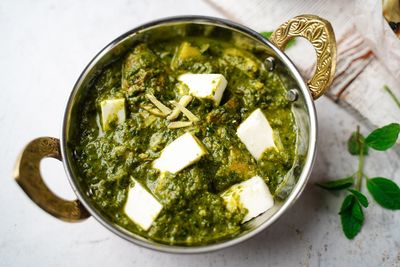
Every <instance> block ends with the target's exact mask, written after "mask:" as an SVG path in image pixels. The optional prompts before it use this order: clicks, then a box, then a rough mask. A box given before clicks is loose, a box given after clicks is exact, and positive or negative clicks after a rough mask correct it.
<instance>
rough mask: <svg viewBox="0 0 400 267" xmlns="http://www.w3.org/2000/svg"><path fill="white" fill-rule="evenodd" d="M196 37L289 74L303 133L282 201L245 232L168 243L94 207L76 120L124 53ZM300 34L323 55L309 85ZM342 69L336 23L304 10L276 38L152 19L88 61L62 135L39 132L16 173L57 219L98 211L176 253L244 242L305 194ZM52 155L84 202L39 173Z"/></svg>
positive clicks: (199, 20)
mask: <svg viewBox="0 0 400 267" xmlns="http://www.w3.org/2000/svg"><path fill="white" fill-rule="evenodd" d="M194 35H196V36H208V37H210V38H223V39H224V40H226V41H229V42H233V43H235V45H237V46H240V47H242V48H243V49H246V50H250V51H252V52H253V53H256V55H257V57H258V58H259V59H260V60H262V61H263V62H264V63H265V67H266V68H268V69H269V70H270V71H276V72H278V73H279V74H280V76H281V77H283V79H282V82H283V83H284V86H285V88H287V96H288V99H290V100H291V101H293V105H292V106H293V108H292V110H293V114H294V117H295V121H296V128H297V136H298V137H297V142H296V143H297V145H296V155H297V157H296V160H295V163H294V165H293V167H292V169H291V170H290V171H289V172H288V174H287V175H286V176H285V178H284V180H283V182H282V184H281V186H280V187H279V188H278V190H277V192H278V194H279V196H280V197H281V198H282V199H283V200H282V201H276V203H275V205H274V207H273V208H272V209H270V210H268V211H267V212H265V213H264V214H262V215H260V216H258V217H256V218H254V219H253V220H251V221H249V222H247V223H246V224H244V225H243V230H242V232H241V233H240V234H238V235H237V236H235V237H232V238H230V239H229V238H228V239H225V240H219V241H217V242H215V243H210V244H204V245H196V246H182V245H168V244H162V243H158V242H156V241H153V240H151V239H148V238H145V237H143V236H140V235H137V234H135V233H132V232H129V231H127V230H126V229H124V228H122V227H120V226H118V225H116V224H113V223H112V222H111V221H110V220H108V219H107V218H106V217H105V216H104V215H103V214H102V213H101V212H100V211H99V210H98V209H97V208H96V207H95V205H94V204H93V202H92V201H91V199H90V198H89V197H88V196H87V195H86V194H85V193H84V190H83V189H82V187H81V185H80V184H79V182H78V179H77V177H79V173H78V171H77V168H76V166H75V164H76V161H75V160H74V154H73V150H72V149H71V145H70V143H69V142H70V140H71V138H70V137H71V136H72V135H73V134H74V130H75V128H74V127H73V123H72V122H73V121H74V119H75V118H76V116H77V114H79V111H80V110H79V107H80V105H82V101H84V97H85V95H86V94H87V93H88V91H89V88H90V85H91V84H92V83H93V81H94V79H95V77H96V76H97V75H98V74H99V73H100V72H101V70H102V69H104V67H106V66H107V65H108V64H109V63H110V62H112V61H113V60H116V59H118V58H119V57H121V56H122V55H124V53H126V51H127V50H128V49H129V48H131V47H132V46H133V45H135V44H136V43H138V42H154V41H157V40H160V39H168V38H174V37H177V36H194ZM294 37H303V38H306V39H307V40H309V41H310V42H311V44H312V45H313V46H314V48H315V51H316V54H317V62H316V71H315V74H314V76H313V77H312V78H311V79H310V80H309V81H307V82H306V81H304V80H303V77H302V76H301V75H300V73H299V71H298V69H297V68H296V66H295V65H294V64H293V63H292V61H291V60H290V59H289V58H288V56H287V55H286V54H285V53H284V52H283V51H282V50H283V49H284V47H285V45H286V44H287V42H288V41H289V40H290V39H291V38H294ZM335 66H336V42H335V36H334V33H333V30H332V27H331V25H330V23H329V22H327V21H326V20H324V19H322V18H320V17H317V16H313V15H301V16H298V17H295V18H293V19H291V20H289V21H287V22H285V23H284V24H282V25H281V26H280V27H279V28H278V29H277V30H275V31H274V32H273V34H272V36H271V37H270V38H269V40H268V39H266V38H264V37H263V36H262V35H260V34H259V33H257V32H255V31H253V30H252V29H249V28H247V27H245V26H243V25H239V24H237V23H234V22H232V21H228V20H224V19H220V18H213V17H206V16H179V17H171V18H165V19H160V20H155V21H152V22H150V23H147V24H144V25H141V26H139V27H137V28H134V29H132V30H130V31H128V32H126V33H124V34H122V35H121V36H119V37H118V38H116V39H115V40H114V41H112V42H111V43H110V44H108V45H107V46H106V47H104V48H103V49H102V50H101V51H100V52H99V53H98V54H97V55H96V56H95V57H94V58H93V59H92V60H91V61H90V62H89V64H88V65H87V66H86V68H85V69H84V70H83V72H82V74H81V75H80V77H79V78H78V80H77V82H76V84H75V86H74V88H73V89H72V92H71V95H70V97H69V100H68V103H67V106H66V109H65V113H64V120H63V125H62V134H61V139H60V140H59V139H57V138H53V137H40V138H37V139H35V140H33V141H31V142H30V143H29V144H28V145H27V146H26V147H25V148H24V149H23V151H22V153H21V155H20V157H19V159H18V160H17V164H16V168H15V173H14V178H15V180H16V181H17V183H18V184H19V185H20V187H21V188H22V189H23V190H24V191H25V193H26V194H27V195H28V196H29V197H30V198H31V200H32V201H33V202H35V203H36V204H37V205H38V206H39V207H41V208H42V209H43V210H45V211H46V212H48V213H49V214H51V215H53V216H54V217H56V218H58V219H61V220H64V221H68V222H77V221H81V220H83V219H86V218H88V217H90V216H93V217H94V218H95V219H97V220H98V221H99V222H100V223H101V224H102V225H104V226H105V227H106V228H107V229H109V230H110V231H112V232H113V233H115V234H116V235H118V236H120V237H122V238H124V239H126V240H128V241H130V242H132V243H134V244H137V245H140V246H143V247H147V248H150V249H154V250H158V251H163V252H171V253H201V252H209V251H215V250H218V249H222V248H226V247H229V246H232V245H235V244H238V243H240V242H242V241H244V240H246V239H248V238H250V237H252V236H254V235H256V234H257V233H259V232H261V231H263V230H265V229H266V228H267V227H268V226H270V225H271V224H272V223H273V222H275V221H276V220H277V219H278V218H279V217H280V216H281V215H282V214H283V213H284V212H286V211H287V209H288V208H289V207H290V206H291V205H292V204H293V203H294V202H295V201H296V200H297V198H298V197H299V196H300V194H301V192H302V191H303V189H304V187H305V185H306V183H307V180H308V177H309V175H310V172H311V170H312V166H313V163H314V158H315V152H316V138H317V119H316V112H315V107H314V100H315V99H316V98H318V97H319V96H321V95H322V94H323V93H324V92H325V91H326V90H327V88H328V87H329V86H330V84H331V82H332V79H333V75H334V73H335ZM46 157H53V158H56V159H58V160H60V161H61V162H62V164H63V165H64V168H65V172H66V174H67V177H68V179H69V182H70V184H71V186H72V188H73V190H74V192H75V194H76V196H77V200H75V201H67V200H64V199H62V198H60V197H58V196H56V195H55V194H54V193H53V192H51V190H50V189H49V188H48V187H47V186H46V184H45V183H44V182H43V179H42V177H41V175H40V161H41V160H42V159H43V158H46Z"/></svg>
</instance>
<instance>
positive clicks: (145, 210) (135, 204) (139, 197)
mask: <svg viewBox="0 0 400 267" xmlns="http://www.w3.org/2000/svg"><path fill="white" fill-rule="evenodd" d="M134 181H135V185H134V186H133V187H132V188H131V189H130V190H129V193H128V200H127V201H126V204H125V207H124V211H125V214H126V215H127V216H128V217H129V218H130V219H131V220H132V221H133V222H134V223H136V224H137V225H139V226H140V227H141V228H143V230H145V231H147V230H148V229H149V228H150V227H151V225H152V223H153V221H154V220H155V219H156V218H157V216H158V214H159V213H160V211H161V210H162V208H163V206H162V205H161V204H160V202H158V200H157V199H156V198H155V197H154V196H153V195H152V194H151V193H149V192H148V191H147V190H146V189H145V188H144V187H143V186H142V185H141V184H140V183H139V182H138V181H136V180H134Z"/></svg>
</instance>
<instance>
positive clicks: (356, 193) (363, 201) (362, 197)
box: [349, 189, 369, 208]
mask: <svg viewBox="0 0 400 267" xmlns="http://www.w3.org/2000/svg"><path fill="white" fill-rule="evenodd" d="M349 191H350V192H351V193H352V194H353V195H354V196H355V197H356V198H357V200H358V202H360V204H361V205H363V206H364V207H365V208H367V207H368V204H369V203H368V199H367V197H366V196H365V195H364V194H363V193H361V192H360V191H358V190H354V189H349Z"/></svg>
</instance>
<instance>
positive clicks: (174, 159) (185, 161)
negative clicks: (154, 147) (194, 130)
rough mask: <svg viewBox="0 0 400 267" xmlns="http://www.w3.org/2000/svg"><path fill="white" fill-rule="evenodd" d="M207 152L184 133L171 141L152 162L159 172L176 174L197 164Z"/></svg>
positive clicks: (201, 145) (194, 138)
mask: <svg viewBox="0 0 400 267" xmlns="http://www.w3.org/2000/svg"><path fill="white" fill-rule="evenodd" d="M206 153H207V152H206V150H205V148H204V146H203V144H202V143H201V142H200V141H199V140H198V139H197V138H196V136H194V135H192V134H191V133H185V134H183V135H181V136H180V137H178V138H177V139H175V140H174V141H172V142H171V143H170V144H169V145H167V146H166V147H165V148H164V150H163V151H162V152H161V156H160V157H159V158H158V159H156V160H155V161H154V162H153V167H154V168H156V169H159V170H160V171H161V172H170V173H177V172H179V171H180V170H182V169H184V168H186V167H187V166H189V165H191V164H193V163H195V162H197V161H198V160H199V159H200V158H201V157H202V156H203V155H205V154H206Z"/></svg>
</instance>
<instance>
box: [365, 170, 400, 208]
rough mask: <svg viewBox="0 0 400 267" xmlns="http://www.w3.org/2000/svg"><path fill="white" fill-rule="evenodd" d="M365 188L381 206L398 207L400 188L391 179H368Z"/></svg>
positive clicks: (399, 205) (399, 206) (399, 203)
mask: <svg viewBox="0 0 400 267" xmlns="http://www.w3.org/2000/svg"><path fill="white" fill-rule="evenodd" d="M367 188H368V191H369V192H370V193H371V195H372V197H373V198H374V199H375V201H376V202H378V204H379V205H381V206H382V207H384V208H387V209H391V210H398V209H400V188H399V186H398V185H397V184H396V183H394V182H393V181H391V180H389V179H386V178H382V177H376V178H372V179H368V181H367Z"/></svg>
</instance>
